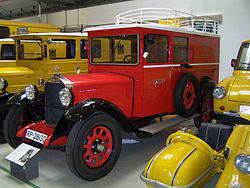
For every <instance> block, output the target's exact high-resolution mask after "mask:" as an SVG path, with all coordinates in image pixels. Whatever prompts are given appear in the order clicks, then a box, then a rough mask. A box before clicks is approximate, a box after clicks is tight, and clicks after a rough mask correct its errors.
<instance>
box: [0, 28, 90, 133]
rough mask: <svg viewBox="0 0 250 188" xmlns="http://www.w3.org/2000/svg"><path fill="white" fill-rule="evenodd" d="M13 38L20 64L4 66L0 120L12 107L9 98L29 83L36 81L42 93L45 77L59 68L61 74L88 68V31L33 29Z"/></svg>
mask: <svg viewBox="0 0 250 188" xmlns="http://www.w3.org/2000/svg"><path fill="white" fill-rule="evenodd" d="M12 38H13V39H14V41H15V45H16V54H17V55H16V58H17V62H16V64H17V66H16V67H0V90H1V92H0V124H2V122H3V120H4V118H5V114H6V112H7V111H8V106H7V105H5V103H6V101H7V100H8V99H9V98H10V97H11V96H13V94H14V93H18V92H20V91H23V90H24V89H25V86H27V85H34V86H36V89H37V90H39V91H41V94H42V92H43V90H44V85H43V83H44V81H45V80H48V79H49V78H51V77H52V76H53V75H54V74H55V73H56V72H59V73H60V74H61V75H72V74H86V73H87V72H88V68H87V56H88V51H87V34H86V33H33V34H23V35H16V36H13V37H12ZM55 69H56V70H55ZM0 128H1V129H2V125H1V126H0Z"/></svg>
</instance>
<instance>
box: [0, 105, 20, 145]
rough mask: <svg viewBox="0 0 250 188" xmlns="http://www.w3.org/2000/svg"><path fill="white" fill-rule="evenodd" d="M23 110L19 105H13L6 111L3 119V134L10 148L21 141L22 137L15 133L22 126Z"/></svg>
mask: <svg viewBox="0 0 250 188" xmlns="http://www.w3.org/2000/svg"><path fill="white" fill-rule="evenodd" d="M23 124H24V121H23V110H22V107H21V106H18V105H15V106H13V107H12V108H11V109H10V111H9V112H8V114H7V116H6V118H5V120H4V136H5V139H6V141H7V142H8V144H9V145H10V146H11V147H12V148H14V149H15V148H16V147H17V146H19V145H20V144H21V143H22V139H21V138H18V137H17V136H16V133H17V132H18V131H19V130H21V128H22V127H23Z"/></svg>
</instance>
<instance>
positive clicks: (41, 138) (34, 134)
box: [25, 129, 48, 144]
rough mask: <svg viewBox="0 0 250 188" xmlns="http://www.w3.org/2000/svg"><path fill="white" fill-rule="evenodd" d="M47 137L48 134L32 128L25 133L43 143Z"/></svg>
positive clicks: (29, 137)
mask: <svg viewBox="0 0 250 188" xmlns="http://www.w3.org/2000/svg"><path fill="white" fill-rule="evenodd" d="M47 137H48V135H46V134H43V133H39V132H37V131H34V130H31V129H27V131H26V134H25V138H28V139H30V140H33V141H35V142H39V143H40V144H43V142H44V141H45V140H46V138H47Z"/></svg>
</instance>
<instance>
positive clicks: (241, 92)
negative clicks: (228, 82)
mask: <svg viewBox="0 0 250 188" xmlns="http://www.w3.org/2000/svg"><path fill="white" fill-rule="evenodd" d="M229 100H230V101H236V102H244V103H250V75H236V76H235V80H234V82H233V84H232V86H231V89H230V91H229Z"/></svg>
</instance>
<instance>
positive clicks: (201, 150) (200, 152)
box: [142, 131, 216, 187]
mask: <svg viewBox="0 0 250 188" xmlns="http://www.w3.org/2000/svg"><path fill="white" fill-rule="evenodd" d="M214 156H215V153H214V151H213V150H212V148H210V146H209V145H208V144H206V143H205V142H204V141H202V140H201V139H199V138H198V137H196V136H194V135H191V134H188V133H183V132H182V131H178V132H176V133H174V134H172V135H170V136H169V138H168V139H167V146H166V147H165V148H163V149H162V150H161V151H159V152H158V153H157V154H156V155H155V156H154V157H153V158H152V159H151V160H150V161H149V163H148V165H147V166H146V169H145V171H144V173H143V175H142V176H143V178H142V179H144V180H146V181H145V182H146V183H148V184H150V185H153V184H155V183H156V184H159V185H160V184H164V186H159V187H175V186H176V187H193V186H194V187H195V186H196V187H201V186H202V185H204V184H205V183H206V182H207V181H209V179H210V178H211V177H212V176H213V175H214V174H215V173H216V169H215V168H214V167H215V165H214V162H213V160H214ZM151 182H152V183H153V184H151Z"/></svg>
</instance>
